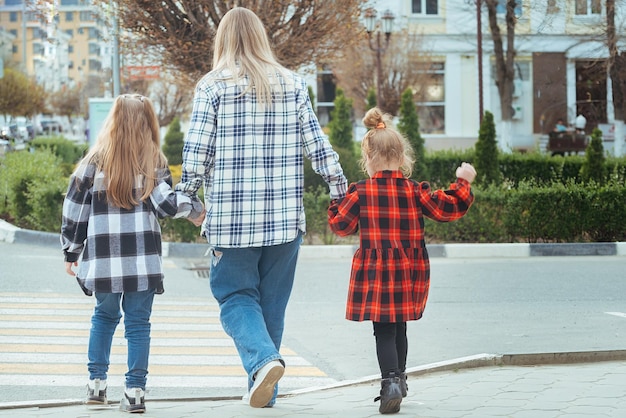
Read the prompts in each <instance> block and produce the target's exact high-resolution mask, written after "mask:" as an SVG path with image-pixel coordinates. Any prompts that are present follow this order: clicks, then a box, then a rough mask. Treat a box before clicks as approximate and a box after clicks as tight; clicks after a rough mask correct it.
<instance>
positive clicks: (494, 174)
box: [474, 110, 500, 185]
mask: <svg viewBox="0 0 626 418" xmlns="http://www.w3.org/2000/svg"><path fill="white" fill-rule="evenodd" d="M475 150H476V161H475V162H474V165H475V167H476V172H477V173H478V174H477V176H476V177H477V179H476V180H477V182H478V183H480V184H484V185H487V184H491V183H494V184H498V183H500V169H499V167H498V143H497V141H496V126H495V124H494V122H493V114H492V113H491V112H489V111H488V110H487V111H485V114H484V116H483V121H482V123H481V124H480V130H479V131H478V141H476V145H475Z"/></svg>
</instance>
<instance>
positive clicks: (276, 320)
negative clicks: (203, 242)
mask: <svg viewBox="0 0 626 418" xmlns="http://www.w3.org/2000/svg"><path fill="white" fill-rule="evenodd" d="M301 243H302V235H301V234H299V235H298V237H297V238H296V239H295V240H294V241H292V242H290V243H287V244H281V245H274V246H269V247H253V248H221V247H214V248H213V250H212V251H211V274H210V283H211V291H212V292H213V296H214V297H215V299H216V300H217V302H218V303H219V305H220V320H221V322H222V327H223V328H224V331H225V332H226V333H227V334H228V335H229V336H230V337H231V338H232V339H233V341H234V342H235V346H236V347H237V351H238V352H239V357H240V358H241V362H242V364H243V368H244V369H245V370H246V373H248V390H250V388H251V387H252V382H253V377H254V375H255V374H256V372H257V371H258V370H259V369H260V368H261V367H263V366H264V365H265V364H267V363H269V362H270V361H273V360H279V361H280V362H281V363H283V365H284V362H283V360H282V357H281V356H280V353H279V350H280V344H281V341H282V338H283V329H284V325H285V310H286V309H287V302H289V296H290V295H291V288H292V286H293V280H294V276H295V272H296V261H297V259H298V251H299V250H300V244H301ZM277 391H278V389H276V390H275V391H274V397H273V398H272V400H271V401H270V403H269V405H273V404H274V402H275V399H276V394H277Z"/></svg>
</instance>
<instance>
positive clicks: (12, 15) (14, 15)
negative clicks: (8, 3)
mask: <svg viewBox="0 0 626 418" xmlns="http://www.w3.org/2000/svg"><path fill="white" fill-rule="evenodd" d="M9 22H17V12H9Z"/></svg>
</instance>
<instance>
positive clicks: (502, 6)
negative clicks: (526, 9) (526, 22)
mask: <svg viewBox="0 0 626 418" xmlns="http://www.w3.org/2000/svg"><path fill="white" fill-rule="evenodd" d="M506 3H507V0H498V5H497V6H496V13H498V14H502V15H505V14H506ZM513 13H514V14H515V16H521V15H522V0H516V1H515V9H514V10H513Z"/></svg>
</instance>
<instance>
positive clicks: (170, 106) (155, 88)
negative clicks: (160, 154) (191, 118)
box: [149, 71, 193, 126]
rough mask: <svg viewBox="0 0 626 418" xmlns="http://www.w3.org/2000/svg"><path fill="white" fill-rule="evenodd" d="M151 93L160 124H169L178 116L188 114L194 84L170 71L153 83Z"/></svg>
mask: <svg viewBox="0 0 626 418" xmlns="http://www.w3.org/2000/svg"><path fill="white" fill-rule="evenodd" d="M149 95H150V98H151V99H152V102H153V103H154V105H155V108H156V112H157V117H158V118H159V124H160V125H161V126H167V125H169V124H170V123H172V121H173V120H174V119H176V118H178V119H180V118H182V117H183V116H185V115H187V114H188V113H189V110H190V106H191V103H192V97H193V85H192V84H190V83H189V80H188V79H187V78H185V77H176V76H175V75H174V74H172V73H171V72H169V71H166V72H164V73H163V75H162V78H161V79H160V80H159V81H158V82H155V83H153V84H152V85H151V87H150V89H149Z"/></svg>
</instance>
